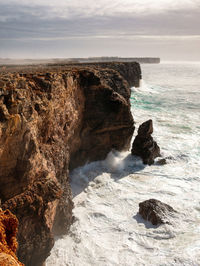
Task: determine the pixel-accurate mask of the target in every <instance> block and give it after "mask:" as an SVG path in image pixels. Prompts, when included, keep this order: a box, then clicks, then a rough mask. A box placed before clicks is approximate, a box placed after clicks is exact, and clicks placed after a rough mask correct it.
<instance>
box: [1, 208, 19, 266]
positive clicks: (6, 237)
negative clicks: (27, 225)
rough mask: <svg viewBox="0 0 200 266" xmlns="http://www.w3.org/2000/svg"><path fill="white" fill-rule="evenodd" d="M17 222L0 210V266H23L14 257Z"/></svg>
mask: <svg viewBox="0 0 200 266" xmlns="http://www.w3.org/2000/svg"><path fill="white" fill-rule="evenodd" d="M17 230H18V220H17V218H16V217H15V216H14V215H13V214H12V213H11V212H10V211H9V210H6V211H2V209H1V208H0V265H2V266H7V265H13V266H23V265H24V264H22V263H21V262H19V261H18V259H17V257H16V251H17V246H18V243H17V239H16V237H17Z"/></svg>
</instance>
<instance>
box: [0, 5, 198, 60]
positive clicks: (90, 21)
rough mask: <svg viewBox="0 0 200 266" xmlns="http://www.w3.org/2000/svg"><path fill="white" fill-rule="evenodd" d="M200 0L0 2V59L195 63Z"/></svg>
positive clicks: (196, 58)
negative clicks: (150, 59) (147, 59)
mask: <svg viewBox="0 0 200 266" xmlns="http://www.w3.org/2000/svg"><path fill="white" fill-rule="evenodd" d="M199 25H200V0H98V1H94V0H34V1H32V0H20V1H19V0H0V58H7V57H8V58H67V57H68V58H70V57H89V56H121V57H146V56H147V57H148V56H149V57H160V58H161V60H167V61H172V60H180V61H200V27H199Z"/></svg>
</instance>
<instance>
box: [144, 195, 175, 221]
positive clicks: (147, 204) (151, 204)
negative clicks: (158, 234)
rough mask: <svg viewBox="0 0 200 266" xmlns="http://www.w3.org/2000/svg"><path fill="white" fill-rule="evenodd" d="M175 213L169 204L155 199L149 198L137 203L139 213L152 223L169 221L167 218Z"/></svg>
mask: <svg viewBox="0 0 200 266" xmlns="http://www.w3.org/2000/svg"><path fill="white" fill-rule="evenodd" d="M175 213H177V211H175V210H174V209H173V208H172V207H171V206H170V205H167V204H165V203H163V202H161V201H159V200H156V199H149V200H145V201H143V202H141V203H139V214H140V215H141V216H142V218H143V219H145V220H147V221H149V222H151V223H152V224H153V225H158V224H165V223H168V224H169V223H170V221H169V218H170V216H172V214H175Z"/></svg>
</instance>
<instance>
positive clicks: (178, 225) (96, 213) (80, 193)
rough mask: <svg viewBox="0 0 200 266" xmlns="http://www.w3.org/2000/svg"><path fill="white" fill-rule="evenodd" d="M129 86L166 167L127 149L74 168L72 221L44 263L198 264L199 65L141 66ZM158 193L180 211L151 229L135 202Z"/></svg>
mask: <svg viewBox="0 0 200 266" xmlns="http://www.w3.org/2000/svg"><path fill="white" fill-rule="evenodd" d="M142 73H143V81H142V84H141V87H140V88H132V89H131V90H132V93H131V108H132V113H133V117H134V120H135V122H136V131H135V133H134V136H135V135H136V132H137V128H138V126H139V124H141V123H142V122H144V121H146V120H148V119H152V120H153V126H154V133H153V137H154V139H155V140H156V141H157V143H158V145H159V146H160V148H161V153H162V156H163V157H168V158H169V159H167V164H166V165H162V166H161V165H158V164H155V165H152V166H145V165H143V164H142V162H141V160H140V159H139V158H136V157H132V156H131V155H130V151H127V152H122V153H119V152H117V151H113V152H111V153H110V154H109V155H108V156H107V158H106V160H104V161H98V162H93V163H90V164H87V165H85V166H83V167H80V168H77V169H75V170H74V171H73V172H72V173H71V186H72V191H73V195H74V204H75V208H74V210H73V214H74V216H75V222H74V224H73V225H72V226H71V230H70V232H69V234H68V235H67V236H63V237H62V238H61V239H58V240H57V241H56V243H55V246H54V248H53V250H52V251H51V255H50V257H49V258H48V259H47V263H46V264H47V266H51V265H58V266H61V265H62V266H63V265H70V266H72V265H73V266H79V265H80V266H84V265H95V266H111V265H123V266H132V265H133V266H134V265H138V266H140V265H141V266H142V265H145V266H146V265H153V266H158V265H159V266H161V265H162V266H164V265H166V266H168V265H177V266H178V265H180V266H182V265H185V266H197V265H200V162H199V161H200V64H192V63H191V64H158V65H142ZM150 198H155V199H158V200H161V201H163V202H165V203H167V204H169V205H171V206H172V207H173V208H174V209H176V210H177V211H178V216H177V217H175V218H174V219H172V221H171V224H170V225H169V224H166V225H160V226H153V225H152V224H151V223H149V222H146V221H144V220H143V219H142V218H141V217H140V215H139V214H138V209H139V207H138V204H139V203H140V202H142V201H144V200H147V199H150Z"/></svg>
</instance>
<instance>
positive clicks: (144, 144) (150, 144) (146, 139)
mask: <svg viewBox="0 0 200 266" xmlns="http://www.w3.org/2000/svg"><path fill="white" fill-rule="evenodd" d="M152 133H153V122H152V120H148V121H146V122H144V123H143V124H141V125H140V126H139V129H138V135H137V136H136V138H135V139H134V142H133V145H132V150H131V153H132V155H136V156H139V157H141V158H142V160H143V163H144V164H148V165H151V164H153V163H154V159H155V158H156V157H159V156H160V148H159V146H158V145H157V143H156V142H155V141H154V140H153V138H152V136H151V134H152Z"/></svg>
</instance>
